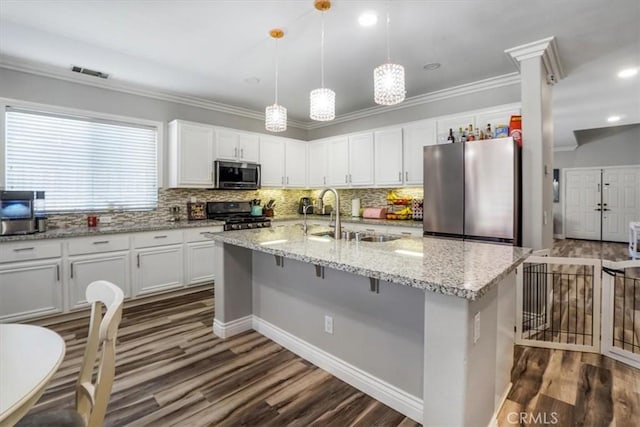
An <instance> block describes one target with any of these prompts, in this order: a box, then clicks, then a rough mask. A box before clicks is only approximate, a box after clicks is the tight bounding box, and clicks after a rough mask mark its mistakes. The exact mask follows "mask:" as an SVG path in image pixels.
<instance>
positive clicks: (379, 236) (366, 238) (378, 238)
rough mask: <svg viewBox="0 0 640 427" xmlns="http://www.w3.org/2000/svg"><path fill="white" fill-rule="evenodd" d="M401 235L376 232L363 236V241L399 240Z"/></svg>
mask: <svg viewBox="0 0 640 427" xmlns="http://www.w3.org/2000/svg"><path fill="white" fill-rule="evenodd" d="M399 238H400V236H391V235H389V234H374V235H370V236H364V237H361V238H360V240H361V241H362V242H390V241H392V240H398V239H399Z"/></svg>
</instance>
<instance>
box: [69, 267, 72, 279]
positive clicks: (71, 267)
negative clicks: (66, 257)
mask: <svg viewBox="0 0 640 427" xmlns="http://www.w3.org/2000/svg"><path fill="white" fill-rule="evenodd" d="M69 268H70V270H71V274H70V276H71V278H72V279H73V263H71V264H69Z"/></svg>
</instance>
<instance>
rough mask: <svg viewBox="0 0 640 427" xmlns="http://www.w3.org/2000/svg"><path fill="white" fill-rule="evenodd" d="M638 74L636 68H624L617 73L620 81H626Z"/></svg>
mask: <svg viewBox="0 0 640 427" xmlns="http://www.w3.org/2000/svg"><path fill="white" fill-rule="evenodd" d="M636 74H638V69H637V68H625V69H624V70H621V71H620V72H619V73H618V77H620V78H621V79H628V78H629V77H633V76H635V75H636Z"/></svg>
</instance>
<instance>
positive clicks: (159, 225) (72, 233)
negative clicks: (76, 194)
mask: <svg viewBox="0 0 640 427" xmlns="http://www.w3.org/2000/svg"><path fill="white" fill-rule="evenodd" d="M223 225H224V221H210V220H202V221H176V222H170V221H164V222H142V223H140V222H131V223H126V224H121V225H113V226H98V227H91V228H90V227H65V228H51V229H49V230H47V231H45V232H44V233H35V234H19V235H15V236H0V243H3V242H18V241H25V240H44V239H62V238H68V237H83V236H99V235H104V234H118V233H138V232H143V231H158V230H179V229H182V228H197V227H215V226H223Z"/></svg>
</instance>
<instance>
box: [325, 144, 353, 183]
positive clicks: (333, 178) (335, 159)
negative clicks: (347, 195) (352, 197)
mask: <svg viewBox="0 0 640 427" xmlns="http://www.w3.org/2000/svg"><path fill="white" fill-rule="evenodd" d="M325 144H327V158H328V164H327V185H329V186H331V187H347V186H348V185H349V138H347V137H340V138H331V139H329V140H327V141H326V142H325Z"/></svg>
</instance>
